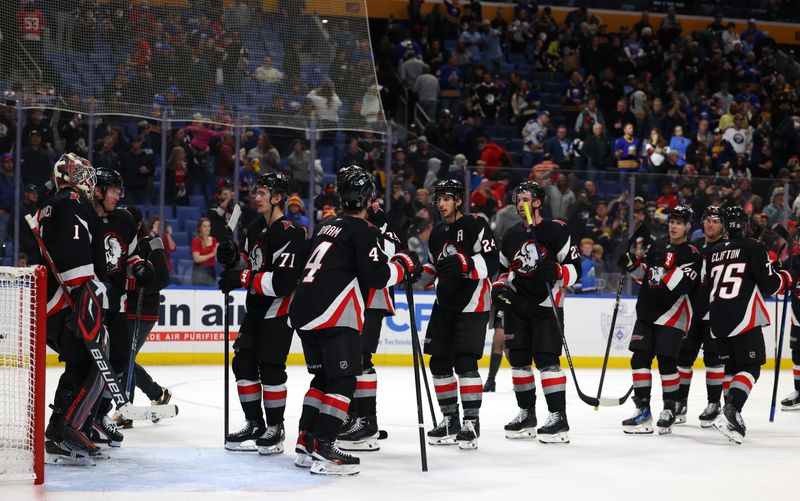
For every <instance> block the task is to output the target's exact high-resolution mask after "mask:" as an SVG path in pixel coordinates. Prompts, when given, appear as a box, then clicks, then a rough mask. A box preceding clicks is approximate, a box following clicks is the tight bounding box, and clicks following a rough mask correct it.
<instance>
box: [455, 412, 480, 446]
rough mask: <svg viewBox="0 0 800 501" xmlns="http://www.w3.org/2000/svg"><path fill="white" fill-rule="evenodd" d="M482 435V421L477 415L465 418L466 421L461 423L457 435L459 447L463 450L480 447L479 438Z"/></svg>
mask: <svg viewBox="0 0 800 501" xmlns="http://www.w3.org/2000/svg"><path fill="white" fill-rule="evenodd" d="M480 436H481V422H480V421H479V420H478V418H477V417H475V418H464V423H463V424H462V425H461V430H459V432H458V434H457V435H456V442H458V448H459V449H461V450H462V451H468V450H472V449H477V448H478V438H479V437H480Z"/></svg>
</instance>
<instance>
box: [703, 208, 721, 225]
mask: <svg viewBox="0 0 800 501" xmlns="http://www.w3.org/2000/svg"><path fill="white" fill-rule="evenodd" d="M707 217H715V218H717V219H719V220H720V221H721V222H722V224H725V211H724V210H722V207H718V206H716V205H709V206H708V207H706V210H704V211H703V218H702V219H703V220H705V219H706V218H707Z"/></svg>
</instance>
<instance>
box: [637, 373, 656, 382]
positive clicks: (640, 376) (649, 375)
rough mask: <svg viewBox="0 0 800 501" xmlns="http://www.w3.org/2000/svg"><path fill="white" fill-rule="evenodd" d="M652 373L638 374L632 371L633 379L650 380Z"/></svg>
mask: <svg viewBox="0 0 800 501" xmlns="http://www.w3.org/2000/svg"><path fill="white" fill-rule="evenodd" d="M652 379H653V375H652V374H650V373H647V374H639V373H638V372H634V373H633V380H634V381H652Z"/></svg>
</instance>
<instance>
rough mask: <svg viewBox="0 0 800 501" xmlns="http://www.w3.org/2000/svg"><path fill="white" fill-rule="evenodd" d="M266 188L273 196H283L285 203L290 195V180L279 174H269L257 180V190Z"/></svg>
mask: <svg viewBox="0 0 800 501" xmlns="http://www.w3.org/2000/svg"><path fill="white" fill-rule="evenodd" d="M258 188H265V189H267V190H269V192H270V194H271V195H272V196H275V195H282V196H283V201H286V198H287V196H288V194H289V179H287V178H286V176H285V175H283V174H281V173H279V172H268V173H266V174H263V175H261V176H259V177H258V179H256V189H258Z"/></svg>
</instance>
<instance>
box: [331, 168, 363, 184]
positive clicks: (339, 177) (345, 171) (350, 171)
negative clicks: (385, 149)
mask: <svg viewBox="0 0 800 501" xmlns="http://www.w3.org/2000/svg"><path fill="white" fill-rule="evenodd" d="M356 172H365V171H364V168H363V167H361V166H360V165H348V166H346V167H342V168H341V169H339V172H337V173H336V186H339V183H341V182H342V181H343V180H344V179H345V178H346V177H347V176H349V175H350V174H355V173H356Z"/></svg>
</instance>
